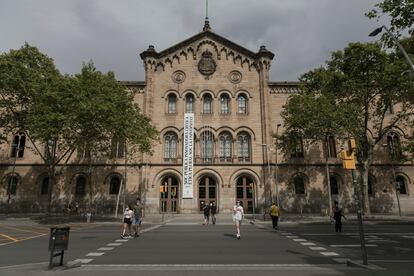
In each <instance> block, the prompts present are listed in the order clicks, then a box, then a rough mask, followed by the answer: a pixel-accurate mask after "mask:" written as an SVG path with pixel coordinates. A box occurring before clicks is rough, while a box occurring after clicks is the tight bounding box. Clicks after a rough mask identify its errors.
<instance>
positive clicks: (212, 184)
mask: <svg viewBox="0 0 414 276" xmlns="http://www.w3.org/2000/svg"><path fill="white" fill-rule="evenodd" d="M211 201H215V202H216V206H218V204H217V182H216V181H215V180H214V178H212V177H211V176H203V177H202V178H201V179H200V181H199V183H198V210H199V211H200V212H201V211H202V210H203V208H204V204H208V203H210V202H211Z"/></svg>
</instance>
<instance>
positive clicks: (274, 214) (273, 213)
mask: <svg viewBox="0 0 414 276" xmlns="http://www.w3.org/2000/svg"><path fill="white" fill-rule="evenodd" d="M270 217H271V218H272V226H273V229H275V230H277V223H278V221H279V207H278V206H277V204H276V202H273V203H272V206H271V207H270Z"/></svg>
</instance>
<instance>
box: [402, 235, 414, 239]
mask: <svg viewBox="0 0 414 276" xmlns="http://www.w3.org/2000/svg"><path fill="white" fill-rule="evenodd" d="M402 237H403V238H406V239H412V240H414V236H402Z"/></svg>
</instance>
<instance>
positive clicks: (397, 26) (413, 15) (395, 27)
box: [365, 0, 414, 42]
mask: <svg viewBox="0 0 414 276" xmlns="http://www.w3.org/2000/svg"><path fill="white" fill-rule="evenodd" d="M365 15H366V16H367V17H368V18H375V19H377V20H378V19H380V18H381V17H383V16H384V15H386V16H389V17H390V18H391V22H390V28H389V29H390V31H391V32H392V33H396V34H397V36H400V35H401V33H402V32H403V31H405V30H408V32H409V34H411V35H413V34H414V28H413V26H414V0H383V1H381V2H380V3H378V4H376V5H375V6H374V8H373V9H372V10H371V11H369V12H367V13H366V14H365ZM383 38H384V39H385V40H386V41H388V42H390V37H389V36H388V34H386V33H384V34H383Z"/></svg>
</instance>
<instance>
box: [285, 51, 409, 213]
mask: <svg viewBox="0 0 414 276" xmlns="http://www.w3.org/2000/svg"><path fill="white" fill-rule="evenodd" d="M405 68H406V67H404V66H403V65H402V64H401V60H399V59H396V58H395V55H389V54H387V53H386V52H385V51H383V50H382V49H381V46H380V45H379V44H376V43H367V44H363V43H350V44H349V45H348V46H347V47H346V48H345V49H344V50H343V51H337V52H334V53H333V54H332V57H331V59H330V60H329V61H327V64H326V66H325V67H322V68H317V69H314V70H311V71H310V72H308V73H305V74H304V75H302V76H301V77H300V81H301V84H302V86H301V88H302V92H301V93H298V94H294V95H292V96H290V97H289V99H288V101H287V103H286V105H285V106H284V110H283V111H282V114H281V115H282V118H283V119H284V123H285V129H286V132H285V134H284V139H283V141H292V140H294V137H297V136H301V137H302V138H303V139H306V140H309V141H311V142H317V141H318V140H321V139H322V138H323V136H325V135H332V136H335V137H337V138H340V139H341V138H342V139H343V138H347V137H353V138H355V139H356V140H357V141H358V143H357V144H358V151H359V155H358V159H359V163H360V170H361V174H362V175H363V179H364V182H363V188H364V189H363V190H364V192H365V193H364V196H365V202H364V203H365V210H366V211H369V207H368V198H367V181H368V180H367V178H368V172H369V169H370V166H371V164H372V160H373V154H374V148H375V147H378V146H382V143H383V139H384V137H385V136H386V135H387V133H388V132H389V131H391V130H399V131H401V130H402V131H404V130H406V129H409V128H410V127H412V124H413V118H414V117H413V116H414V109H413V103H412V102H410V101H408V98H409V95H410V93H411V91H412V90H410V89H411V87H410V85H407V79H406V78H407V77H406V74H402V72H404V69H405ZM391 107H394V111H393V113H392V114H390V108H391ZM281 144H282V146H283V147H284V148H285V150H286V149H287V150H289V147H291V145H289V143H281Z"/></svg>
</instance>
